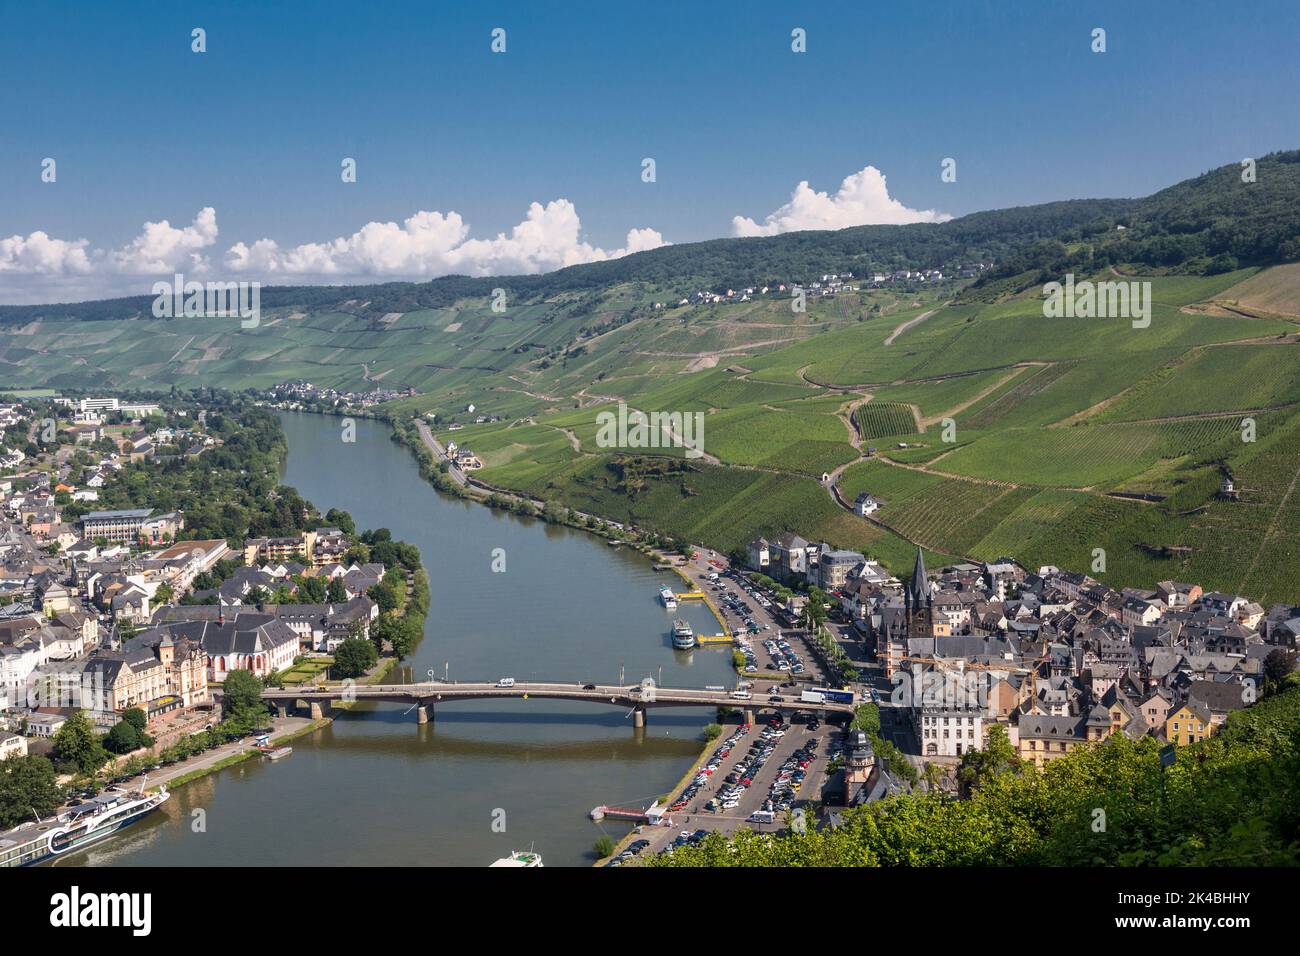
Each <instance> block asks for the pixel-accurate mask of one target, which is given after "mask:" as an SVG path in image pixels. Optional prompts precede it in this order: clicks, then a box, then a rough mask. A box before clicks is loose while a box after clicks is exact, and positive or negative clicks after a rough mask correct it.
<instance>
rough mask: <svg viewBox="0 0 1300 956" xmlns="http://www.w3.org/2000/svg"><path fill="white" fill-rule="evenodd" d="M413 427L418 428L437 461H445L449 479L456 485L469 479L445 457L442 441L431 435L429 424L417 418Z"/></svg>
mask: <svg viewBox="0 0 1300 956" xmlns="http://www.w3.org/2000/svg"><path fill="white" fill-rule="evenodd" d="M415 427H416V428H417V429H418V430H419V432H420V437H421V438H423V439H424V443H425V444H426V445H428V446H429V450H430V451H432V452H433V456H434V458H435V459H437V460H438V461H445V462H447V466H448V467H447V474H448V475H450V476H451V480H452V481H454V482H456V484H458V485H465V484H467V483H468V480H469V479H467V478H466V477H465V473H464V472H463V471H461V470H460V469H459V468H457V467H456V466H455V465H453V464H451V459H450V458H448V457H447V450H446V449H445V448H443V447H442V442H440V441H438V439H436V438H434V437H433V432H432V431H430V430H429V426H428V425H426V424H425V423H424V421H423V420H417V421H416V423H415Z"/></svg>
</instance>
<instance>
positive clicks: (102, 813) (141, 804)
mask: <svg viewBox="0 0 1300 956" xmlns="http://www.w3.org/2000/svg"><path fill="white" fill-rule="evenodd" d="M169 799H171V794H169V793H168V792H167V788H166V787H159V788H158V791H157V792H156V793H145V792H144V791H143V790H138V791H134V792H131V791H126V790H119V789H116V788H114V789H111V790H108V791H106V792H105V793H101V794H100V795H99V796H97V797H92V798H91V799H89V800H85V801H83V802H81V803H77V804H74V805H72V806H70V807H68V808H67V809H65V810H64V811H62V812H61V813H59V814H58V816H56V817H51V818H50V819H48V820H37V821H33V822H31V823H24V824H22V825H21V826H19V827H16V828H15V829H13V830H7V831H5V832H4V833H0V867H6V866H32V865H33V864H36V863H43V862H45V861H46V860H51V859H54V858H55V857H58V856H63V855H65V854H68V853H72V852H73V851H76V850H81V849H83V848H85V847H87V846H90V845H91V844H92V843H98V842H99V841H100V840H103V839H105V838H107V837H110V836H112V835H113V834H114V833H116V832H117V831H118V830H121V829H122V828H123V827H128V826H130V825H131V824H132V823H135V821H137V820H139V819H140V818H141V817H143V816H146V815H148V814H150V813H152V812H153V811H155V810H157V809H158V808H159V807H160V806H162V805H163V804H164V803H166V802H167V801H168V800H169Z"/></svg>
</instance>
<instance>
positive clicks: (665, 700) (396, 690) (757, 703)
mask: <svg viewBox="0 0 1300 956" xmlns="http://www.w3.org/2000/svg"><path fill="white" fill-rule="evenodd" d="M493 698H516V699H521V700H522V699H532V698H540V699H544V700H576V701H583V702H585V703H589V704H603V705H604V706H606V707H611V706H612V707H624V708H629V709H630V710H631V711H632V720H633V726H636V727H644V726H645V719H646V711H647V710H649V709H651V708H653V707H730V708H733V709H739V710H743V711H744V712H745V720H746V721H747V722H748V723H753V722H754V717H755V714H756V713H757V712H758V711H760V710H775V711H780V712H782V713H818V714H849V715H852V714H853V705H852V704H843V703H831V702H825V703H816V702H811V701H804V700H801V699H800V698H799V697H798V696H792V695H789V694H772V693H766V694H754V695H753V696H751V697H747V698H746V697H738V696H736V692H734V691H727V690H696V689H692V688H682V687H655V686H651V685H642V684H634V685H632V686H625V685H616V684H581V683H577V684H557V683H549V682H546V683H543V682H535V681H517V682H515V683H514V684H512V685H510V686H502V685H501V684H500V683H499V682H491V683H488V682H483V683H473V682H455V683H452V682H437V681H431V682H427V683H421V684H336V685H313V686H310V687H286V688H268V689H267V690H265V691H264V692H263V693H262V699H263V700H266V701H267V702H269V703H272V704H274V705H275V706H277V707H279V709H280V711H281V713H285V712H287V710H288V708H289V707H297V706H302V705H305V706H307V707H309V708H310V710H311V714H312V716H313V717H316V718H319V717H323V716H325V713H326V711H327V710H328V709H329V707H330V706H331V704H333V703H334V702H339V703H343V702H351V701H356V700H377V701H391V702H395V703H406V704H411V705H413V706H414V708H415V713H416V720H418V721H419V722H420V723H422V724H423V723H427V722H428V721H429V720H430V719H431V718H432V717H433V711H434V707H435V706H436V705H438V704H444V703H453V702H455V701H458V700H485V699H493Z"/></svg>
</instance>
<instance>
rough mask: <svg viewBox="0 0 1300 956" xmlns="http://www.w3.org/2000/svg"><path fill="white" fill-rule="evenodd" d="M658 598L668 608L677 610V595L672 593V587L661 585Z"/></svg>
mask: <svg viewBox="0 0 1300 956" xmlns="http://www.w3.org/2000/svg"><path fill="white" fill-rule="evenodd" d="M659 600H661V601H663V602H664V607H666V608H668V610H670V611H675V610H677V596H676V595H675V594H673V589H672V588H670V587H666V586H665V587H661V588H660V589H659Z"/></svg>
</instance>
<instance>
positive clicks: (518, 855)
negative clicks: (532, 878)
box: [488, 850, 544, 867]
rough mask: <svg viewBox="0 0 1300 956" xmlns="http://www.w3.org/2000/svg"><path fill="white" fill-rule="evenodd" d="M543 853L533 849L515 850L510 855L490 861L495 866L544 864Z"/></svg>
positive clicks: (490, 864) (490, 865)
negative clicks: (493, 861)
mask: <svg viewBox="0 0 1300 956" xmlns="http://www.w3.org/2000/svg"><path fill="white" fill-rule="evenodd" d="M543 865H544V864H543V863H542V855H541V854H540V853H537V852H534V851H533V850H513V851H511V853H510V855H509V856H503V857H502V858H501V859H499V860H497V861H496V862H495V863H489V864H488V866H489V867H493V866H543Z"/></svg>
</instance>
